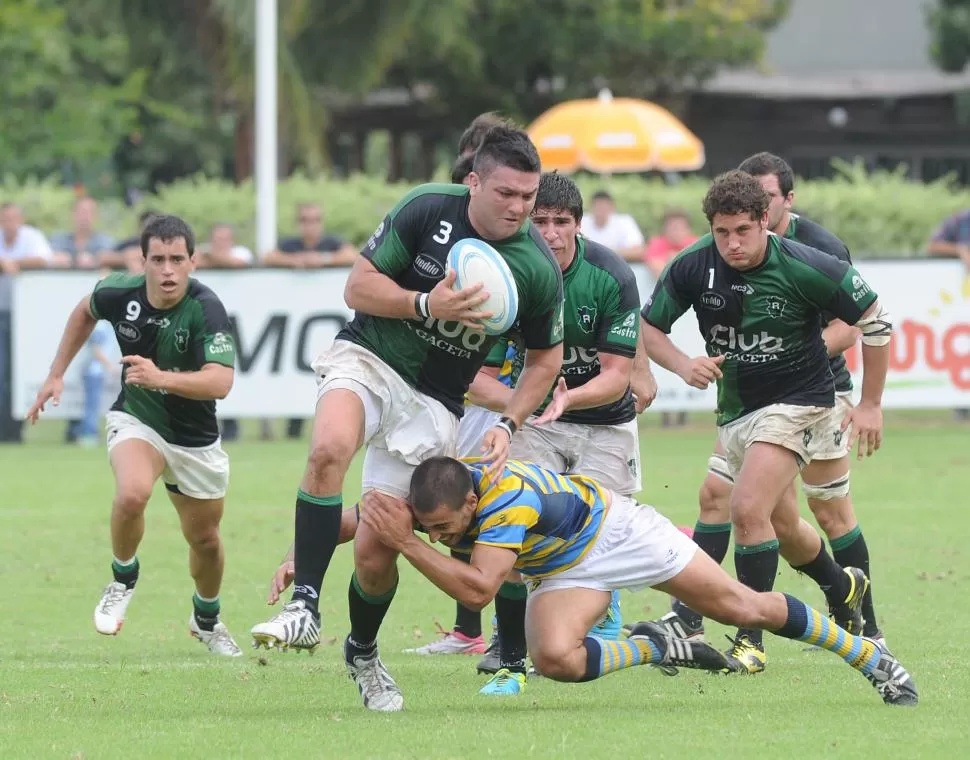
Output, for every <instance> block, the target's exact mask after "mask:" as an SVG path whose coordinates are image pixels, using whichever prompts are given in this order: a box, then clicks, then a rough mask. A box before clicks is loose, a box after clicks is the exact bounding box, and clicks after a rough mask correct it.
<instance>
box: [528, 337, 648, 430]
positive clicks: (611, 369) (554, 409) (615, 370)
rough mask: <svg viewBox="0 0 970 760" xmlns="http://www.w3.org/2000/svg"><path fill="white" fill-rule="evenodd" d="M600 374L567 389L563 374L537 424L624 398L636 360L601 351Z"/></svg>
mask: <svg viewBox="0 0 970 760" xmlns="http://www.w3.org/2000/svg"><path fill="white" fill-rule="evenodd" d="M599 360H600V373H599V374H598V375H597V376H596V377H594V378H593V379H592V380H590V381H589V382H588V383H584V384H583V385H580V386H578V387H576V388H568V387H567V386H566V380H565V378H562V377H560V378H559V382H558V384H557V385H556V390H555V391H554V392H553V395H552V401H551V402H550V403H549V405H548V406H546V409H545V411H544V412H543V413H542V415H541V416H540V417H539V418H538V419H537V420H536V424H537V425H544V424H546V423H548V422H554V421H555V420H557V419H559V418H560V417H561V416H562V415H563V414H565V413H566V412H568V411H570V410H577V409H592V408H594V407H597V406H603V405H604V404H611V403H613V402H614V401H618V400H619V399H621V398H623V394H625V393H626V389H627V388H628V387H629V386H630V376H631V374H632V371H633V359H631V358H629V357H627V356H620V355H619V354H608V353H604V352H600V354H599Z"/></svg>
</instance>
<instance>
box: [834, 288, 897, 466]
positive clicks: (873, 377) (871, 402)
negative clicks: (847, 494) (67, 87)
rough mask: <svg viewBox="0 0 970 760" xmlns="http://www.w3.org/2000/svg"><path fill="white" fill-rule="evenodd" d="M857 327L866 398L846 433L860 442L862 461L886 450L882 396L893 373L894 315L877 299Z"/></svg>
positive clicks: (853, 413)
mask: <svg viewBox="0 0 970 760" xmlns="http://www.w3.org/2000/svg"><path fill="white" fill-rule="evenodd" d="M855 326H856V327H858V328H859V329H860V330H861V331H862V395H861V397H860V399H859V403H858V405H856V407H855V408H854V409H852V410H850V411H849V413H848V414H847V415H846V417H845V420H844V421H843V423H842V429H843V430H845V429H847V428H848V427H849V425H851V426H852V440H853V443H854V442H855V440H856V439H858V441H859V449H858V458H859V459H862V457H863V455H865V456H872V455H873V453H874V452H875V451H877V450H878V449H879V448H880V447H881V446H882V393H883V390H884V389H885V387H886V375H887V373H888V372H889V341H890V339H891V337H892V329H893V322H892V315H891V314H890V313H889V312H888V311H887V310H886V309H885V308H883V305H882V304H881V303H880V302H879V300H878V299H876V301H875V302H873V303H872V305H871V306H870V307H869V308H868V309H866V311H865V313H864V314H863V315H862V318H861V319H860V320H859V321H858V322H856V325H855Z"/></svg>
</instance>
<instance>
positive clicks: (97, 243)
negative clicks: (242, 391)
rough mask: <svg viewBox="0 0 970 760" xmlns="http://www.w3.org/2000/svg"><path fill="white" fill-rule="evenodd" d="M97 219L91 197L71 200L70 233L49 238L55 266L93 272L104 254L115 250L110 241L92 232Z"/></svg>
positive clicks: (95, 203)
mask: <svg viewBox="0 0 970 760" xmlns="http://www.w3.org/2000/svg"><path fill="white" fill-rule="evenodd" d="M97 219H98V202H97V201H96V200H94V198H78V199H77V200H76V201H74V228H73V231H71V232H56V233H54V234H53V235H51V248H53V249H54V258H55V260H56V261H57V263H58V264H59V265H61V266H68V267H73V268H75V269H94V268H95V267H97V266H98V265H99V263H100V261H101V257H102V256H103V255H104V254H105V253H108V254H110V253H111V251H112V249H114V247H115V243H114V240H112V239H111V237H109V236H108V235H105V234H104V233H103V232H97V231H95V229H94V227H95V223H96V222H97Z"/></svg>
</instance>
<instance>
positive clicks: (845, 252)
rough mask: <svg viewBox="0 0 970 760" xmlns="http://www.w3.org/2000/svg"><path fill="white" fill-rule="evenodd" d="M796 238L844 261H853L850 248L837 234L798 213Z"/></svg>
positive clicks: (794, 236)
mask: <svg viewBox="0 0 970 760" xmlns="http://www.w3.org/2000/svg"><path fill="white" fill-rule="evenodd" d="M793 238H794V240H796V241H797V242H799V243H803V244H805V245H808V246H811V247H812V248H815V249H817V250H819V251H822V252H824V253H827V254H829V255H830V256H835V257H836V258H839V259H842V260H843V261H846V262H849V263H852V259H851V257H850V256H849V249H848V247H847V246H846V244H845V243H843V242H842V241H841V240H840V239H839V238H838V236H837V235H835V234H834V233H832V232H830V231H829V230H827V229H825V227H823V226H822V225H821V224H819V223H818V222H814V221H812V220H811V219H807V218H806V217H804V216H801V215H798V216H797V217H796V218H795V231H794V235H793Z"/></svg>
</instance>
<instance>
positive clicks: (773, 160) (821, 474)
mask: <svg viewBox="0 0 970 760" xmlns="http://www.w3.org/2000/svg"><path fill="white" fill-rule="evenodd" d="M738 168H739V169H740V170H741V171H745V172H747V173H748V174H751V175H752V176H754V177H756V178H757V179H758V181H759V182H761V186H762V187H763V188H764V189H765V192H767V193H768V197H769V198H770V203H769V205H768V229H769V230H771V231H772V232H774V233H775V234H776V235H780V236H782V237H786V238H790V239H792V240H796V241H798V242H799V243H804V244H805V245H808V246H811V247H812V248H816V249H818V250H820V251H823V252H825V253H828V254H830V255H832V256H835V257H836V258H839V259H842V260H843V261H845V262H848V263H849V264H851V263H852V259H851V257H850V256H849V250H848V248H846V246H845V244H844V243H843V242H842V241H841V240H839V239H838V238H837V237H836V236H835V235H833V234H832V233H831V232H829V231H828V230H826V229H825V228H824V227H822V226H821V225H819V224H817V223H815V222H813V221H811V220H810V219H806V218H805V217H803V216H801V215H799V214H795V213H794V212H793V211H792V210H791V208H792V202H793V201H794V197H795V193H794V174H793V172H792V169H791V167H790V166H789V165H788V164H787V162H785V161H784V160H783V159H782V158H779V157H778V156H775V155H773V154H771V153H757V154H755V155H753V156H750V157H749V158H747V159H745V160H744V161H743V162H742V163H741V165H740V166H739V167H738ZM858 334H859V330H858V328H856V327H853V326H852V325H847V324H846V323H845V322H843V321H842V320H840V319H837V318H835V317H833V316H832V315H823V330H822V339H823V340H824V341H825V348H826V351H827V353H828V356H829V364H830V366H831V369H832V374H833V375H834V376H835V406H833V407H832V411H831V413H830V414H829V418H828V419H829V427H828V430H824V431H822V432H821V445H820V447H819V450H818V451H817V452H816V453H815V458H814V459H813V460H812V461H811V462H810V463H809V464H808V465H806V467H805V469H804V470H802V473H801V480H802V491H803V492H804V493H805V496H806V497H807V499H808V506H809V508H810V509H811V510H812V512H813V514H814V515H815V519H816V520H817V521H818V524H819V527H820V528H821V529H822V530H823V531H824V532H825V534H826V536H827V537H828V539H829V545H830V546H831V548H832V556H833V557H834V559H835V561H836V562H838V563H839V564H840V565H842V566H843V567H858V568H859V569H861V570H862V571H863V572H864V573H865V574H866V576H867V577H869V578H871V576H870V573H869V549H868V547H867V545H866V540H865V537H864V536H863V534H862V529H861V527H860V526H859V521H858V519H857V518H856V515H855V512H854V510H853V508H852V497H851V496H850V494H849V467H850V462H851V457H850V451H849V439H850V431H849V430H843V429H842V421H843V419H844V418H845V413H846V412H847V411H848V410H849V409H850V408H851V407H852V378H851V377H850V375H849V370H848V368H847V367H846V363H845V357H844V356H843V353H844V352H845V351H846V350H847V349H848V348H850V347H851V346H853V345H855V343H856V341H857V340H858ZM733 482H734V481H733V479H732V477H731V474H730V472H729V471H728V467H727V463H726V461H725V459H724V452H723V450H722V449H721V448H720V446H719V445H715V449H714V453H713V454H712V455H711V457H710V459H709V460H708V474H707V477H706V478H705V480H704V483H703V484H702V485H701V489H700V494H699V502H700V514H699V516H698V519H697V524H696V525H695V526H694V540H695V541H696V542H697V544H698V545H699V546H700V547H701V548H702V549H704V551H706V552H707V553H708V554H709V555H710V556H711V557H713V559H714V560H715V561H716V562H719V563H720V562H721V561H723V559H724V557H725V555H726V554H727V549H728V543H729V541H730V538H731V511H730V506H729V502H730V496H731V487H732V485H733ZM842 610H843V608H841V607H835V608H833V609H832V610H831V612H832V613H833V614H834V615H836V622H837V623H838V624H839V625H841V626H842V627H843V628H847V629H848V630H850V631H852V632H853V633H858V632H859V631H858V630H855V623H856V622H857V621H855V620H853V619H852V618H851V617H846V616H845V615H844V614H841V612H842ZM861 614H862V619H863V621H864V625H863V628H862V632H863V633H864V634H865V635H866V636H869V637H870V638H874V639H877V640H880V641H884V637H883V634H882V632H881V631H880V629H879V625H878V623H877V621H876V612H875V608H874V607H873V602H872V588H871V587H869V588H867V590H866V593H865V597H864V599H863V602H862V610H861ZM659 622H660V623H661V624H663V625H665V626H667V627H669V628H670V630H671V631H673V632H674V633H676V634H677V635H679V636H683V637H687V638H694V637H700V636H703V635H704V624H703V618H702V617H701V616H700V615H698V614H697V613H696V612H694V611H693V610H691V609H689V608H688V607H686V606H684V605H683V604H680V603H679V602H677V601H676V600H675V601H674V603H673V605H672V609H671V612H668V613H667V614H666V615H664V616H663V618H661V620H660V621H659Z"/></svg>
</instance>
